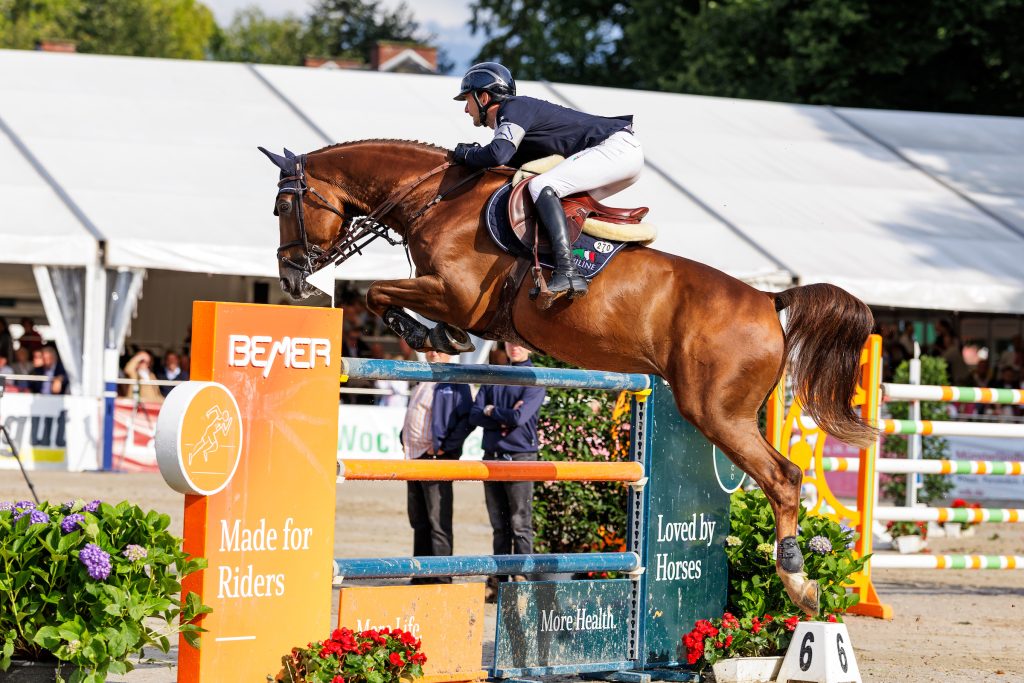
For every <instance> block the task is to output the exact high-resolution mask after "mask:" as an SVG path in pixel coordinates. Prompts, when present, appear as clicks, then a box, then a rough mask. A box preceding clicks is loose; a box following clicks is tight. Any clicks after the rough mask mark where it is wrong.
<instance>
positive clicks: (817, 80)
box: [470, 0, 1024, 116]
mask: <svg viewBox="0 0 1024 683" xmlns="http://www.w3.org/2000/svg"><path fill="white" fill-rule="evenodd" d="M471 9H472V10H473V19H472V21H471V22H470V26H471V28H472V29H473V30H474V32H477V31H479V32H482V33H483V35H484V37H485V38H486V39H487V40H486V42H485V43H484V46H483V48H482V49H481V51H480V55H479V56H480V58H495V59H499V60H504V61H505V62H506V63H507V65H508V66H510V67H511V68H512V69H513V72H514V73H516V74H517V76H520V77H523V78H546V79H548V80H555V81H558V80H565V81H569V82H573V83H584V84H592V85H617V86H621V85H622V84H629V85H630V87H636V88H644V89H650V90H665V91H671V92H687V93H694V94H702V95H716V96H724V97H744V98H754V99H765V100H776V101H783V102H802V103H808V104H832V105H839V106H857V107H878V108H893V109H913V110H923V111H952V112H969V113H986V114H1009V115H1015V116H1020V115H1022V114H1024V43H1022V42H1021V41H1020V40H1019V38H1018V34H1019V28H1018V27H1019V26H1021V25H1024V0H994V1H992V2H976V0H936V1H934V2H931V3H928V5H927V8H926V11H922V6H921V5H920V4H916V3H899V2H871V0H818V1H817V2H791V1H790V0H671V1H670V0H634V1H633V2H629V3H626V2H621V1H619V2H616V1H614V0H589V1H585V2H572V1H570V0H520V1H519V2H514V3H508V2H503V1H502V0H474V2H473V4H472V5H471Z"/></svg>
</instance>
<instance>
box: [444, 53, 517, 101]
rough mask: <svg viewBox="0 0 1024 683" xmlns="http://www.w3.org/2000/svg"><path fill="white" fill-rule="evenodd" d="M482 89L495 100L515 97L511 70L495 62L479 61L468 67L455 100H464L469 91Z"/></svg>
mask: <svg viewBox="0 0 1024 683" xmlns="http://www.w3.org/2000/svg"><path fill="white" fill-rule="evenodd" d="M478 90H483V91H484V92H489V93H490V94H491V97H492V98H494V100H495V101H498V102H500V101H502V100H504V99H506V98H509V97H515V94H516V81H515V79H514V78H512V72H511V71H509V70H508V69H506V68H505V67H504V66H502V65H501V64H498V63H497V62H480V63H479V64H474V65H473V66H471V67H469V70H468V71H467V72H466V75H465V76H463V77H462V84H461V85H460V86H459V94H458V95H456V96H455V99H456V100H464V99H466V97H467V96H468V95H469V93H471V92H476V91H478Z"/></svg>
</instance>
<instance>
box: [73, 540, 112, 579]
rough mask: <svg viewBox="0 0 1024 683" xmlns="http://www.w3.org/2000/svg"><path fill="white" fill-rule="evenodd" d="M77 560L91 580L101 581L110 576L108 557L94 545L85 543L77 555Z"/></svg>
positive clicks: (107, 554)
mask: <svg viewBox="0 0 1024 683" xmlns="http://www.w3.org/2000/svg"><path fill="white" fill-rule="evenodd" d="M78 560H79V561H80V562H81V563H82V564H84V565H85V568H86V569H87V570H88V571H89V576H91V577H92V578H94V579H98V580H100V581H102V580H103V579H106V578H107V577H108V576H110V569H111V567H110V555H109V553H107V552H106V551H104V550H103V549H102V548H100V547H99V546H98V545H96V544H95V543H87V544H86V545H85V547H84V548H82V550H81V551H80V552H79V553H78Z"/></svg>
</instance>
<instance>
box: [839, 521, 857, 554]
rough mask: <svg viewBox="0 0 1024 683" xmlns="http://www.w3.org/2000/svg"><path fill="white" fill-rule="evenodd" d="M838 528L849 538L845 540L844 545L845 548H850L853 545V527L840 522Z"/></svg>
mask: <svg viewBox="0 0 1024 683" xmlns="http://www.w3.org/2000/svg"><path fill="white" fill-rule="evenodd" d="M839 528H840V529H842V531H843V535H844V536H846V538H847V539H849V540H847V542H846V547H847V548H852V547H853V546H854V540H853V534H854V529H853V527H852V526H847V525H845V524H840V525H839Z"/></svg>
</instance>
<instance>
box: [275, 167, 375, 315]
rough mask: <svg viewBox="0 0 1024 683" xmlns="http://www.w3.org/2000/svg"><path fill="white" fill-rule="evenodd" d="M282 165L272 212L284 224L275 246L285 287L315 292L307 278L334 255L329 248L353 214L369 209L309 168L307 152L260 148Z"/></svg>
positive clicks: (296, 292)
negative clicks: (361, 208) (356, 203)
mask: <svg viewBox="0 0 1024 683" xmlns="http://www.w3.org/2000/svg"><path fill="white" fill-rule="evenodd" d="M258 149H259V150H260V151H261V152H263V153H264V154H266V155H267V158H269V159H270V161H272V162H273V164H274V165H275V166H277V168H278V169H279V170H280V171H281V178H280V180H279V181H278V183H277V187H278V190H277V198H276V199H275V200H274V215H275V216H277V217H278V224H279V226H280V229H281V244H280V246H279V247H278V248H277V263H278V273H279V275H280V277H281V289H282V290H284V292H285V293H286V294H288V295H289V296H290V297H292V298H293V299H304V298H306V297H308V296H309V295H311V294H314V293H316V292H317V290H316V288H314V287H313V286H312V285H310V284H309V283H308V282H306V278H307V277H308V276H309V275H311V274H312V273H314V272H315V271H317V270H319V269H320V268H321V267H323V266H324V265H326V264H327V262H328V261H330V260H331V249H332V247H334V246H335V245H336V244H338V242H339V241H340V240H341V239H342V238H343V237H344V236H345V233H346V232H347V231H348V230H349V227H350V226H351V223H352V219H353V218H354V217H356V216H360V215H364V214H365V211H362V210H360V209H359V208H358V207H356V206H353V205H352V203H351V201H350V199H349V198H348V197H347V195H345V193H344V192H343V191H342V190H341V188H338V187H335V186H333V185H331V184H330V183H327V182H326V181H323V180H319V179H317V178H316V177H314V176H313V175H312V174H311V173H310V171H309V168H308V166H309V160H308V159H307V156H306V155H305V154H299V155H296V154H293V153H292V152H290V151H288V150H287V149H285V150H284V156H280V155H278V154H274V153H273V152H269V151H267V150H266V149H264V148H263V147H259V148H258Z"/></svg>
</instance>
